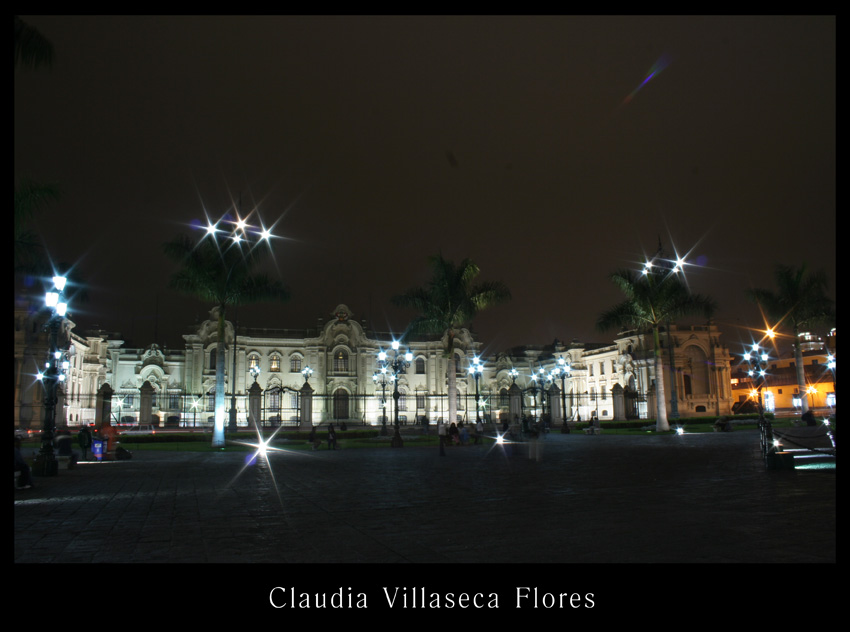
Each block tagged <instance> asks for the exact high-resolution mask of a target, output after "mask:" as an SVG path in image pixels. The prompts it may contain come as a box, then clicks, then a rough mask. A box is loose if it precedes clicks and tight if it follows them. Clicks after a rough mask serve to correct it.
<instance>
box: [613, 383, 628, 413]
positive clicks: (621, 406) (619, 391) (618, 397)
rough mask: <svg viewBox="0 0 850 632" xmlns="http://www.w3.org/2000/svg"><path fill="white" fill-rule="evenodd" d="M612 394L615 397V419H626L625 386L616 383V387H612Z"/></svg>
mask: <svg viewBox="0 0 850 632" xmlns="http://www.w3.org/2000/svg"><path fill="white" fill-rule="evenodd" d="M611 396H612V397H613V399H614V421H625V419H626V395H625V391H624V390H623V387H622V386H620V385H619V384H614V388H612V389H611Z"/></svg>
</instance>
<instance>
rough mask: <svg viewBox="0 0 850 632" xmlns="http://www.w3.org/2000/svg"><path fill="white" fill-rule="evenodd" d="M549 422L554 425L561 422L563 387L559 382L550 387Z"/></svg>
mask: <svg viewBox="0 0 850 632" xmlns="http://www.w3.org/2000/svg"><path fill="white" fill-rule="evenodd" d="M548 393H549V420H550V421H549V423H550V424H551V425H552V426H554V425H555V424H556V423H561V389H560V388H558V385H557V384H554V383H553V384H552V386H550V387H549V391H548Z"/></svg>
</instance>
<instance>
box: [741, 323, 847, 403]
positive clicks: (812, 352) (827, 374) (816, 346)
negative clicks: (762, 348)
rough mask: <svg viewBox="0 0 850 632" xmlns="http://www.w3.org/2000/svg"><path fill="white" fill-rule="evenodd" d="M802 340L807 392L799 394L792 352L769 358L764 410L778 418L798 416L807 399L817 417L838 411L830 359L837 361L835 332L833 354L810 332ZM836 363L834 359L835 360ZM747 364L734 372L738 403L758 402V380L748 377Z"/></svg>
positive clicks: (833, 335) (832, 339) (832, 336)
mask: <svg viewBox="0 0 850 632" xmlns="http://www.w3.org/2000/svg"><path fill="white" fill-rule="evenodd" d="M800 337H801V338H802V339H803V371H804V375H805V380H806V389H805V392H802V393H801V392H800V387H799V386H798V384H797V369H796V361H795V359H794V354H793V352H789V353H788V354H783V356H782V357H780V358H779V359H769V360H768V362H767V368H766V373H767V375H766V377H765V383H764V386H763V388H762V401H763V403H764V408H765V411H767V412H773V413H775V414H776V415H778V416H790V415H799V414H800V413H801V412H802V411H801V407H802V398H803V397H805V398H806V399H807V402H808V406H809V409H810V410H812V411H814V412H815V413H816V414H818V415H828V414H832V413H834V412H835V371H834V364H833V368H830V360H831V359H834V341H835V333H834V331H833V333H832V335H831V337H830V340H831V341H832V345H831V346H832V347H833V352H832V353H830V352H829V351H828V350H827V349H826V347H825V345H824V343H823V341H822V340H821V339H819V338H817V337H815V336H812V335H811V334H809V333H802V334H800ZM833 361H834V360H833ZM748 368H749V367H748V365H747V362H746V361H743V360H741V362H740V364H738V365H737V366H736V367H734V368H733V369H732V398H733V401H735V402H736V403H738V402H746V401H747V400H748V399H750V400H753V401H756V402H757V400H758V396H757V394H756V391H755V390H754V389H755V386H757V385H758V382H759V380H758V378H756V379H753V378H751V377H750V376H749V375H748V374H747V370H748Z"/></svg>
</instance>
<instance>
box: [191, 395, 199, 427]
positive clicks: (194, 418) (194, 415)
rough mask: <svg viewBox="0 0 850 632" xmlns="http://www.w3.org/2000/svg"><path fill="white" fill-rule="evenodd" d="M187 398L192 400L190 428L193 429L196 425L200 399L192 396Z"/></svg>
mask: <svg viewBox="0 0 850 632" xmlns="http://www.w3.org/2000/svg"><path fill="white" fill-rule="evenodd" d="M189 397H191V398H192V428H194V427H196V426H197V425H198V402H199V401H200V398H199V399H195V396H194V395H190V396H189Z"/></svg>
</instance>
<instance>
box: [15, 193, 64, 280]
mask: <svg viewBox="0 0 850 632" xmlns="http://www.w3.org/2000/svg"><path fill="white" fill-rule="evenodd" d="M58 197H59V188H58V187H57V186H56V185H55V184H39V183H37V182H34V181H32V180H29V179H26V178H25V179H22V180H21V181H20V182H19V184H18V186H17V187H15V206H14V209H13V210H14V214H15V217H14V220H15V246H14V248H15V272H22V273H25V274H26V273H35V272H36V269H37V268H38V267H39V266H43V265H44V260H45V253H44V247H43V245H42V244H41V241H40V240H39V238H38V235H37V234H36V233H35V232H34V231H33V230H32V229H31V228H30V224H31V222H32V219H33V217H34V216H35V214H36V212H37V211H39V210H41V209H43V208H44V207H46V206H47V205H48V204H49V203H50V202H52V201H55V200H56V199H58Z"/></svg>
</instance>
